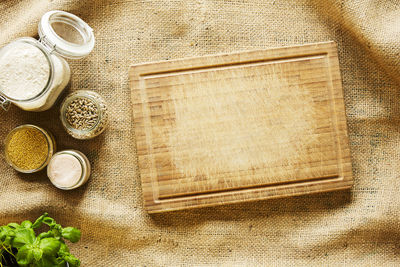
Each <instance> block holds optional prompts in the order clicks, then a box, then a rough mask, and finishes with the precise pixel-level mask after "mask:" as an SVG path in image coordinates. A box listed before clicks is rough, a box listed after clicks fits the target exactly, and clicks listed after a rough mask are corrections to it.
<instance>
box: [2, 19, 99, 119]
mask: <svg viewBox="0 0 400 267" xmlns="http://www.w3.org/2000/svg"><path fill="white" fill-rule="evenodd" d="M39 37H40V39H39V40H36V39H34V38H31V37H25V38H20V39H17V40H15V41H13V42H11V43H9V44H8V45H6V46H4V47H3V48H1V49H0V106H1V107H2V108H3V109H5V110H7V109H8V106H9V104H10V102H11V103H14V104H15V105H17V106H18V107H20V108H22V109H24V110H28V111H44V110H47V109H49V108H51V107H52V106H53V104H54V102H55V101H56V100H57V98H58V96H59V95H60V94H61V92H62V91H63V90H64V88H65V87H66V86H67V84H68V82H69V79H70V68H69V65H68V63H67V62H66V61H65V59H64V58H72V59H77V58H82V57H85V56H87V55H88V54H89V53H90V52H91V51H92V49H93V47H94V35H93V30H92V28H90V27H89V25H88V24H86V23H85V22H84V21H83V20H82V19H80V18H79V17H77V16H75V15H73V14H70V13H67V12H64V11H50V12H47V13H46V14H44V15H43V17H42V19H41V20H40V23H39ZM63 57H64V58H63Z"/></svg>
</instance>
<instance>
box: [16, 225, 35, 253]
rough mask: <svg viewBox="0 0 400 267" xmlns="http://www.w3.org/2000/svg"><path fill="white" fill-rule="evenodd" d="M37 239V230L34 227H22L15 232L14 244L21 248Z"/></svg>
mask: <svg viewBox="0 0 400 267" xmlns="http://www.w3.org/2000/svg"><path fill="white" fill-rule="evenodd" d="M34 240H35V232H34V231H33V229H32V228H22V229H20V230H18V231H16V232H15V237H14V240H13V241H12V246H13V247H15V248H20V247H22V246H24V245H26V244H33V241H34Z"/></svg>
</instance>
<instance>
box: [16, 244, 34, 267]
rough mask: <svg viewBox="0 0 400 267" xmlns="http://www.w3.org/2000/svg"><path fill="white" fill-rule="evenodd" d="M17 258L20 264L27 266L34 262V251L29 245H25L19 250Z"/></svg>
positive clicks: (23, 266)
mask: <svg viewBox="0 0 400 267" xmlns="http://www.w3.org/2000/svg"><path fill="white" fill-rule="evenodd" d="M15 258H16V260H17V262H18V265H19V266H21V267H25V266H28V265H29V264H30V263H32V262H33V252H32V250H31V249H30V248H29V247H28V246H23V247H21V248H20V249H19V250H18V253H17V255H16V256H15Z"/></svg>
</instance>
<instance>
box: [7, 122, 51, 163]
mask: <svg viewBox="0 0 400 267" xmlns="http://www.w3.org/2000/svg"><path fill="white" fill-rule="evenodd" d="M6 153H7V156H8V158H9V160H10V161H11V162H12V163H13V164H14V165H15V166H16V167H18V168H20V169H22V170H34V169H38V168H39V167H41V166H42V165H43V163H45V161H46V159H47V156H48V153H49V147H48V143H47V140H46V137H45V136H44V134H43V133H42V132H41V131H40V130H38V129H36V128H33V127H24V128H20V129H18V130H16V131H15V132H14V133H13V134H12V136H11V137H10V139H9V141H8V143H7V144H6Z"/></svg>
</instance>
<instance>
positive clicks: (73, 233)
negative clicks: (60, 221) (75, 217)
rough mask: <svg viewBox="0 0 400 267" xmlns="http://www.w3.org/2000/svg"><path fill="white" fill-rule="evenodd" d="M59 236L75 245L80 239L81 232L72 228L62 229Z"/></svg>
mask: <svg viewBox="0 0 400 267" xmlns="http://www.w3.org/2000/svg"><path fill="white" fill-rule="evenodd" d="M61 235H62V237H64V238H65V239H67V240H69V241H71V242H72V243H76V242H78V241H79V239H81V231H80V230H78V229H76V228H74V227H66V228H64V229H62V232H61Z"/></svg>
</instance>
